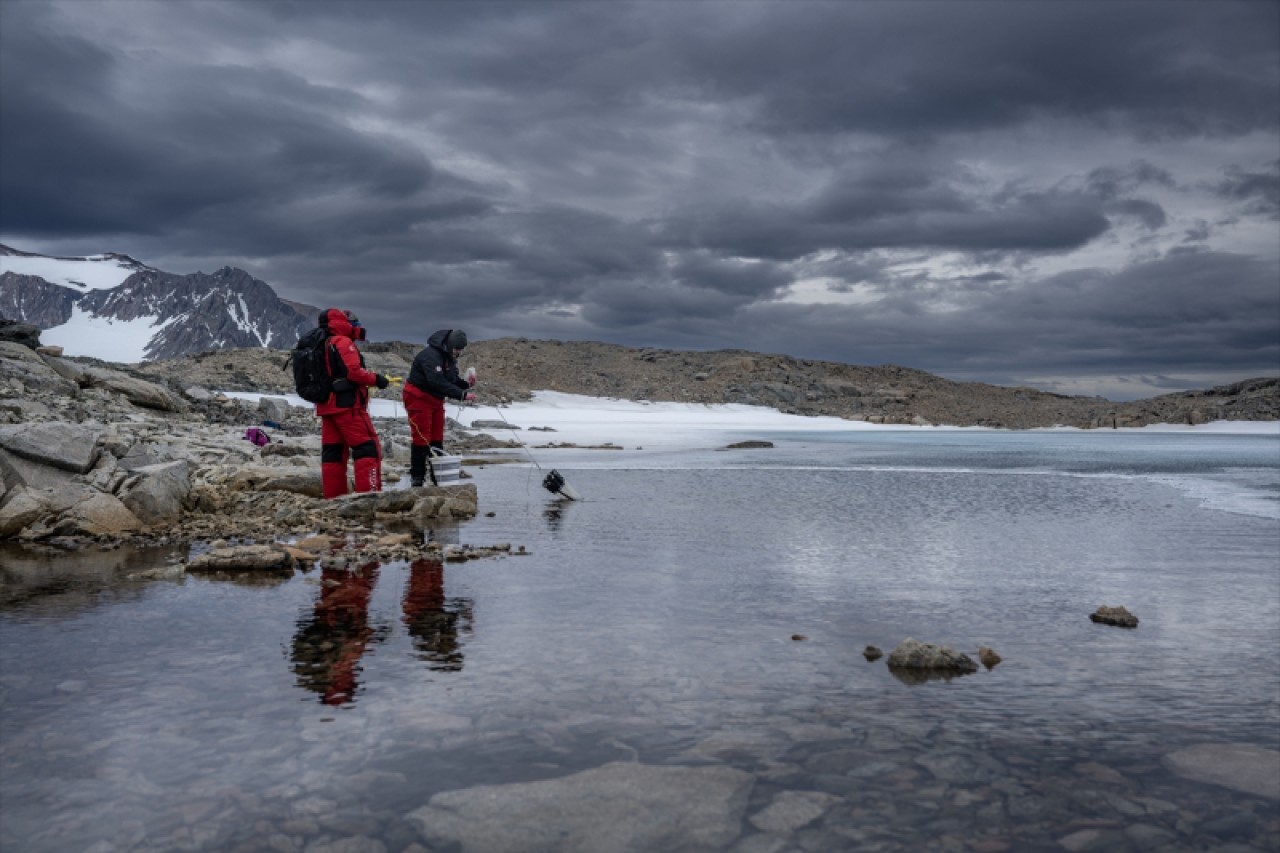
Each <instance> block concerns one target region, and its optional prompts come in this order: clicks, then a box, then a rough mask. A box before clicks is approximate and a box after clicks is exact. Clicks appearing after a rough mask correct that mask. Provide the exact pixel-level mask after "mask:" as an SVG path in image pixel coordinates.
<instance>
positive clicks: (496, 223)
mask: <svg viewBox="0 0 1280 853" xmlns="http://www.w3.org/2000/svg"><path fill="white" fill-rule="evenodd" d="M0 15H2V16H3V20H2V21H0V23H2V24H3V25H2V26H0V47H2V48H3V49H2V50H0V63H2V65H0V127H3V131H4V132H3V134H2V135H0V146H3V150H2V151H0V153H2V155H3V156H0V238H3V239H5V240H8V241H10V242H13V243H15V244H17V245H18V246H19V247H20V248H34V249H35V250H37V251H39V250H40V249H41V247H45V246H48V247H56V250H57V251H59V252H61V253H69V254H89V253H94V252H100V251H124V252H128V253H130V254H134V255H136V256H139V257H141V258H143V259H144V260H147V261H149V262H156V263H160V262H163V265H165V266H169V267H173V268H174V271H177V272H187V271H191V269H190V266H189V265H196V264H199V265H201V266H205V267H215V268H216V267H217V266H221V265H223V264H224V263H230V264H236V265H240V266H244V267H246V268H247V269H249V270H250V271H251V272H252V273H254V274H255V275H257V276H259V277H260V278H263V279H265V280H266V281H268V282H269V283H271V284H272V285H273V286H274V287H276V288H277V290H279V291H280V292H281V293H283V294H285V295H287V296H288V297H290V298H294V299H299V300H302V301H309V302H313V303H322V302H323V303H326V304H333V303H341V304H350V305H352V306H353V307H357V308H358V309H359V313H360V314H361V316H362V317H363V318H366V319H367V320H368V321H369V324H370V327H371V329H372V330H373V333H374V335H375V336H376V337H378V338H394V337H402V338H406V339H410V340H418V341H421V340H423V339H425V335H426V334H429V333H430V331H432V330H433V329H434V327H435V326H436V325H437V323H436V319H435V318H439V320H440V322H439V323H438V325H454V324H465V325H466V326H467V327H468V328H469V330H471V331H472V334H473V335H475V336H485V335H492V334H525V335H528V336H537V335H539V334H542V335H546V336H555V337H575V338H595V339H601V340H612V341H617V342H620V343H629V344H633V345H638V346H643V345H654V346H664V345H665V346H684V347H696V348H705V347H742V348H753V349H754V348H760V349H770V350H775V351H788V352H792V353H794V354H797V355H808V356H811V357H825V358H835V359H838V360H844V361H855V362H871V363H880V362H885V361H894V362H898V363H902V364H906V365H910V366H917V367H923V368H925V369H932V370H935V371H938V372H943V373H944V374H947V375H955V374H957V373H958V372H964V371H970V372H971V375H972V376H975V377H976V376H977V375H978V372H984V373H983V374H982V375H987V376H997V375H1002V374H1001V373H1000V370H1002V369H1003V367H1002V366H1007V365H1008V364H1009V363H1016V364H1019V365H1026V366H1027V369H1032V368H1035V369H1037V370H1041V371H1042V372H1044V373H1046V374H1048V373H1051V372H1052V369H1053V367H1054V365H1055V363H1056V364H1057V365H1058V366H1059V367H1061V368H1062V369H1078V370H1086V369H1087V370H1095V369H1096V370H1102V369H1103V366H1104V365H1108V364H1109V365H1111V368H1112V369H1113V370H1115V371H1123V370H1126V369H1128V368H1127V366H1126V365H1130V364H1132V365H1140V366H1141V369H1142V370H1143V371H1145V373H1146V374H1150V375H1170V376H1172V375H1174V374H1175V373H1176V369H1177V365H1178V362H1177V361H1176V357H1177V354H1178V352H1179V351H1181V352H1182V353H1183V356H1184V357H1185V358H1186V359H1187V361H1188V362H1191V361H1195V362H1197V363H1200V362H1205V363H1207V362H1208V361H1212V360H1213V359H1214V358H1220V359H1221V360H1222V361H1223V363H1224V364H1225V363H1226V362H1228V361H1230V360H1232V359H1234V360H1235V361H1234V363H1237V364H1240V365H1244V364H1246V363H1248V364H1250V365H1256V364H1257V363H1259V360H1260V359H1263V360H1265V358H1272V359H1273V361H1274V359H1275V352H1274V348H1273V347H1269V345H1268V343H1267V340H1266V337H1267V336H1266V332H1267V331H1268V330H1270V331H1271V332H1272V333H1273V337H1274V333H1275V332H1276V325H1277V323H1276V320H1275V312H1274V311H1271V312H1270V313H1268V311H1267V310H1266V309H1267V308H1268V307H1269V305H1270V303H1267V302H1266V300H1265V299H1264V298H1263V296H1265V295H1266V294H1265V293H1261V292H1260V291H1259V290H1258V289H1257V286H1258V284H1257V283H1258V282H1259V281H1260V280H1264V279H1265V276H1264V277H1263V279H1259V277H1258V276H1259V271H1261V272H1263V273H1268V272H1274V266H1275V263H1276V260H1275V254H1276V253H1275V252H1274V251H1273V250H1271V249H1267V248H1266V247H1263V248H1262V249H1258V248H1257V245H1258V243H1259V240H1258V238H1257V234H1258V230H1257V227H1258V222H1259V219H1260V218H1267V221H1268V222H1270V221H1273V220H1274V219H1275V218H1278V217H1280V164H1277V163H1275V162H1274V150H1275V143H1276V138H1277V134H1278V126H1280V116H1277V111H1276V110H1275V101H1276V98H1277V96H1278V95H1280V92H1278V91H1277V88H1278V86H1277V79H1280V5H1277V4H1275V3H1272V2H1221V3H1200V2H1185V3H1184V2H1165V0H1155V2H1108V3H1078V2H1048V0H1046V2H1036V3H1014V2H980V0H964V2H928V0H914V2H911V3H890V2H856V3H846V2H821V0H811V2H805V3H785V2H759V3H756V2H711V1H710V0H708V2H699V3H650V2H611V3H581V2H566V3H558V2H550V1H549V0H548V2H537V3H529V2H512V3H501V2H486V3H471V2H433V3H409V2H325V3H313V2H293V0H276V1H275V2H269V3H262V2H202V3H168V2H151V1H150V0H139V2H117V0H102V2H99V3H92V4H91V3H84V2H78V0H70V1H69V2H54V0H48V2H46V0H36V2H27V0H22V2H13V0H4V2H2V3H0ZM1268 144H1270V148H1267V145H1268ZM1258 151H1266V152H1267V154H1266V155H1265V156H1260V155H1259V154H1258V153H1257V152H1258ZM1209 202H1212V204H1210V203H1209ZM1215 205H1216V206H1215ZM1209 223H1213V227H1212V228H1210V226H1209ZM1249 228H1252V229H1253V230H1252V231H1250V230H1249ZM1240 235H1243V236H1240ZM27 243H30V245H27ZM1179 244H1181V245H1183V246H1184V247H1185V248H1187V249H1190V250H1191V251H1188V252H1183V253H1174V252H1172V251H1170V249H1171V247H1172V246H1176V245H1179ZM1223 246H1227V247H1229V248H1226V249H1224V248H1222V247H1223ZM1242 247H1244V248H1242ZM1249 247H1253V248H1252V250H1253V251H1261V253H1262V254H1260V255H1258V256H1256V257H1252V256H1250V255H1249V254H1248V252H1249V251H1250V248H1249ZM1091 253H1098V254H1099V255H1100V256H1103V257H1105V260H1102V261H1098V262H1096V263H1095V262H1093V254H1091ZM1067 259H1069V260H1067ZM1104 264H1105V267H1106V268H1105V269H1103V265H1104ZM1040 265H1044V266H1045V268H1046V269H1047V270H1049V271H1037V268H1038V266H1040ZM1215 282H1216V283H1215ZM1242 282H1244V283H1242ZM1245 283H1252V284H1247V285H1246V284H1245ZM1271 283H1272V284H1273V283H1274V279H1272V282H1271ZM792 288H796V293H801V292H803V294H807V296H809V297H813V296H814V295H815V294H818V295H819V296H821V295H822V294H824V293H825V294H827V295H830V296H832V297H833V298H834V299H835V300H836V302H837V303H839V302H840V301H841V300H843V301H844V302H850V303H854V304H817V305H809V304H797V303H796V302H795V301H794V300H791V297H792V296H793V294H792ZM1242 288H1243V289H1242ZM1267 292H1268V293H1272V294H1274V287H1273V288H1272V290H1271V291H1267ZM797 298H798V297H797ZM789 300H791V301H789ZM855 300H865V301H863V302H861V303H856V302H855ZM1259 300H1261V301H1259ZM1219 314H1221V315H1223V317H1222V319H1215V318H1216V317H1217V316H1218V315H1219ZM1245 314H1248V316H1243V315H1245ZM1192 316H1198V317H1202V318H1205V319H1204V320H1203V322H1202V323H1201V324H1200V326H1199V327H1198V328H1197V326H1196V323H1195V322H1194V321H1192V320H1189V319H1188V318H1189V317H1192ZM1193 335H1199V336H1200V337H1199V338H1198V339H1197V340H1196V341H1195V342H1194V346H1192V343H1191V341H1190V338H1191V337H1192V336H1193ZM993 340H999V341H1001V342H1002V344H1004V346H1005V349H1002V350H1000V351H994V350H992V349H991V341H993ZM1170 341H1176V342H1177V343H1176V344H1175V345H1172V346H1170V345H1169V342H1170ZM1189 347H1190V348H1189ZM1210 352H1212V353H1218V354H1221V355H1220V356H1210V355H1206V354H1204V353H1210ZM1251 369H1252V368H1251ZM1171 381H1172V380H1171Z"/></svg>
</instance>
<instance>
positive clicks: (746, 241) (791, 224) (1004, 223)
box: [665, 166, 1108, 259]
mask: <svg viewBox="0 0 1280 853" xmlns="http://www.w3.org/2000/svg"><path fill="white" fill-rule="evenodd" d="M1103 211H1104V205H1103V204H1102V203H1101V202H1100V201H1099V200H1097V199H1095V198H1093V197H1090V196H1088V195H1084V194H1081V193H1072V192H1058V191H1047V192H1026V191H1019V190H1016V189H1014V190H1008V191H1003V192H999V193H995V194H990V195H987V196H985V197H984V196H978V195H974V194H973V193H967V192H964V191H962V190H961V189H960V188H959V187H957V186H956V184H955V182H954V181H953V180H951V179H950V178H948V177H947V176H946V175H943V174H941V173H937V172H934V171H931V170H929V169H920V168H915V167H912V166H906V167H900V168H894V167H888V168H884V167H881V168H878V169H876V170H874V171H871V172H863V173H856V174H848V175H844V176H842V177H840V178H838V179H836V180H835V181H833V182H832V183H830V184H829V185H828V186H826V187H825V188H824V189H822V190H821V191H820V192H819V193H817V194H816V195H814V196H812V197H811V198H809V199H806V200H804V201H801V202H799V203H796V204H790V205H787V204H764V203H749V202H741V201H739V202H729V203H725V204H724V205H722V206H720V207H718V208H714V209H710V210H705V211H701V212H699V213H696V214H694V215H693V216H690V217H688V218H685V219H679V218H676V219H673V220H672V221H671V222H669V223H668V224H667V227H666V231H665V234H666V236H667V238H668V239H669V240H670V241H671V243H672V244H673V245H676V246H685V247H695V248H703V249H714V250H717V251H721V252H725V253H727V254H730V255H738V256H743V257H755V258H771V259H795V258H801V257H804V256H806V255H810V254H812V253H814V252H818V251H821V250H823V249H842V250H847V251H856V250H862V249H870V248H876V247H930V248H943V249H959V250H965V251H983V250H992V249H995V250H1002V251H1004V250H1026V249H1039V250H1045V251H1060V250H1066V249H1072V248H1077V247H1079V246H1082V245H1084V244H1085V243H1087V242H1088V241H1090V240H1092V239H1093V238H1095V237H1097V236H1099V235H1100V234H1102V233H1103V232H1104V231H1106V229H1107V227H1108V222H1107V219H1106V217H1105V216H1104V215H1103Z"/></svg>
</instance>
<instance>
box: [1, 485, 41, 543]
mask: <svg viewBox="0 0 1280 853" xmlns="http://www.w3.org/2000/svg"><path fill="white" fill-rule="evenodd" d="M48 512H49V500H48V498H47V497H46V496H45V495H44V494H43V493H41V492H39V491H36V490H34V489H28V488H26V487H24V486H18V487H17V488H15V489H12V490H10V492H9V493H8V494H7V495H6V496H5V500H4V503H3V504H0V539H8V538H10V537H12V536H16V535H17V534H18V533H20V532H22V529H23V528H24V527H26V526H27V525H28V524H30V523H31V522H33V521H36V520H37V519H39V518H43V517H44V516H45V515H47V514H48Z"/></svg>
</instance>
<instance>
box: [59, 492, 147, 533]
mask: <svg viewBox="0 0 1280 853" xmlns="http://www.w3.org/2000/svg"><path fill="white" fill-rule="evenodd" d="M141 528H142V522H140V521H139V520H138V517H137V516H136V515H134V514H133V513H132V512H130V511H129V508H128V507H127V506H125V505H124V503H122V502H121V500H120V499H119V498H118V497H116V496H115V495H109V494H106V493H105V492H89V493H87V494H85V495H84V496H83V497H82V498H81V499H80V500H79V501H77V502H76V503H75V504H74V505H72V506H71V508H70V509H68V510H67V511H66V512H64V513H63V514H62V516H61V517H60V518H59V519H58V521H57V523H56V524H54V526H53V531H54V533H56V534H58V535H60V536H118V535H120V534H121V533H132V532H134V531H136V530H139V529H141Z"/></svg>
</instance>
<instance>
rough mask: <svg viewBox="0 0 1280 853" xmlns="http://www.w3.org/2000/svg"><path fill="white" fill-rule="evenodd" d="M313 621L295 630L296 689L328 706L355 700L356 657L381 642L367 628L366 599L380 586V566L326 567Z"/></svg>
mask: <svg viewBox="0 0 1280 853" xmlns="http://www.w3.org/2000/svg"><path fill="white" fill-rule="evenodd" d="M320 582H321V586H320V597H319V598H318V599H317V600H316V603H315V609H314V610H313V612H312V614H311V618H310V619H309V620H307V621H305V622H300V623H299V625H298V633H297V635H296V636H295V637H294V640H293V664H294V666H293V671H294V673H296V674H297V676H298V684H299V685H300V686H302V687H305V688H307V689H308V690H312V691H314V692H316V693H319V694H320V701H321V702H323V703H324V704H326V705H344V704H346V703H348V702H351V701H353V700H354V699H355V695H356V690H357V689H358V687H359V684H358V683H357V678H358V675H359V672H360V658H361V656H363V655H364V652H365V648H366V647H367V646H368V645H369V644H370V643H371V642H375V641H377V640H378V639H380V637H378V636H377V633H378V632H376V631H375V630H374V629H373V628H372V627H371V626H370V625H369V599H370V597H371V596H372V595H373V587H374V585H375V584H376V583H377V582H378V563H376V562H372V563H368V564H367V565H364V566H361V567H360V568H358V569H350V570H348V569H346V568H325V569H323V571H322V573H321V579H320Z"/></svg>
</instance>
